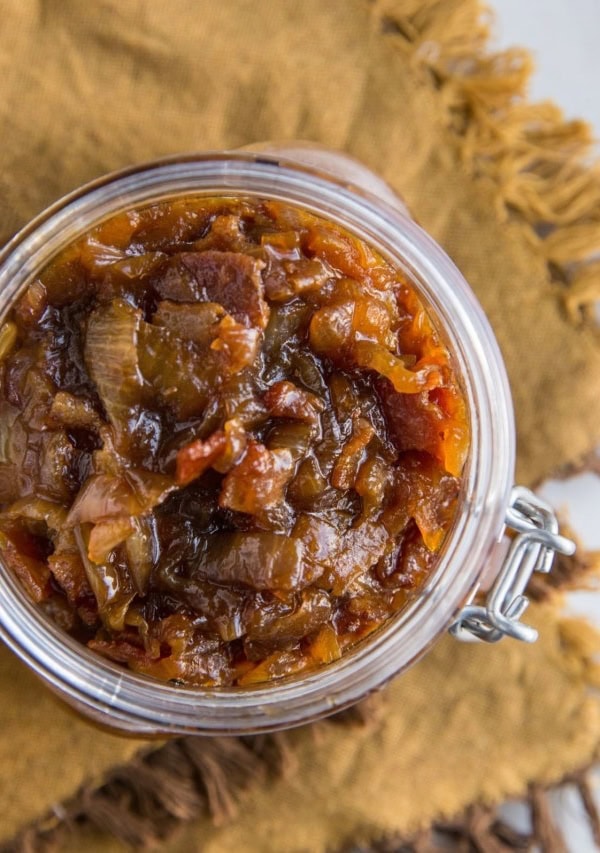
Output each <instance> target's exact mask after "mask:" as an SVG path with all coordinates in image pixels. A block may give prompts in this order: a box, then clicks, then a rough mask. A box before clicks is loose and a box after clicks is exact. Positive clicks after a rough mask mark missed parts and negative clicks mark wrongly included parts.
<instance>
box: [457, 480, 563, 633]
mask: <svg viewBox="0 0 600 853" xmlns="http://www.w3.org/2000/svg"><path fill="white" fill-rule="evenodd" d="M505 523H506V527H507V528H509V529H510V530H514V531H515V534H516V535H515V536H514V537H513V539H512V541H511V544H510V548H509V549H508V553H507V555H506V558H505V560H504V562H503V564H502V566H501V568H500V572H499V574H498V576H497V578H496V580H495V582H494V585H493V586H492V588H491V589H490V591H489V592H488V594H487V598H486V601H485V604H482V605H475V604H468V605H466V606H465V607H463V609H462V610H461V611H460V614H459V616H458V618H457V619H456V621H455V622H453V623H452V625H451V626H450V629H449V630H450V633H451V634H452V635H453V636H454V637H457V639H459V640H465V641H467V642H473V641H474V640H483V641H484V642H486V643H496V642H498V640H501V639H502V638H503V637H514V638H515V639H516V640H523V641H524V642H526V643H534V642H535V641H536V640H537V637H538V632H537V631H536V630H535V628H532V627H531V626H530V625H525V624H524V623H523V622H521V621H519V620H520V618H521V616H522V615H523V613H524V612H525V610H526V608H527V605H528V604H529V599H528V598H527V597H526V596H525V595H524V592H525V589H526V587H527V584H528V583H529V579H530V577H531V575H532V574H533V572H544V573H548V572H549V571H550V569H551V568H552V563H553V561H554V555H555V554H564V555H566V556H570V555H571V554H574V553H575V543H574V542H572V541H571V540H570V539H567V538H566V537H564V536H561V535H560V534H559V532H558V521H557V518H556V515H555V513H554V510H553V509H552V507H551V506H549V504H547V503H546V502H545V501H543V500H542V499H541V498H539V497H538V496H537V495H536V494H534V493H533V492H532V491H530V490H529V489H526V488H524V487H522V486H515V487H514V488H513V490H512V492H511V495H510V503H509V506H508V509H507V511H506V519H505Z"/></svg>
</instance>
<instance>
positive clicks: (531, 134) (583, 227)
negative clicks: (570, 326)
mask: <svg viewBox="0 0 600 853" xmlns="http://www.w3.org/2000/svg"><path fill="white" fill-rule="evenodd" d="M374 10H375V13H376V14H379V15H380V16H381V27H382V30H383V32H384V33H386V34H389V35H390V37H392V38H393V39H394V42H395V44H396V45H397V46H398V47H399V48H400V49H402V50H404V51H406V52H407V53H408V54H409V56H410V58H411V61H412V62H413V63H414V64H416V66H418V67H419V68H420V69H421V70H422V71H423V72H424V73H427V74H429V75H430V76H431V80H432V83H433V85H434V86H435V87H436V88H437V89H438V90H439V91H440V93H441V95H442V97H443V99H444V103H445V105H446V108H447V117H448V119H447V120H448V126H449V128H450V129H451V130H452V131H453V132H454V133H455V134H456V136H457V137H458V138H459V139H460V149H461V152H462V159H463V163H464V165H465V167H466V168H467V170H468V171H469V173H470V174H472V175H473V176H475V177H479V178H484V179H487V180H488V181H490V182H491V184H492V186H493V187H494V188H495V198H496V205H497V210H498V213H499V215H500V216H501V218H502V219H504V220H507V219H508V218H511V219H513V220H515V219H516V220H518V221H521V222H522V223H523V224H524V225H526V226H528V227H527V228H526V230H525V233H526V234H527V235H528V238H529V239H530V240H531V241H532V242H533V243H534V244H535V245H536V247H537V249H538V250H539V251H540V253H541V254H542V256H543V257H544V258H545V259H546V261H547V263H548V266H549V269H550V272H551V276H552V279H553V281H554V282H556V283H557V284H558V285H559V286H558V287H557V294H558V298H559V299H560V301H561V302H562V304H563V306H564V310H565V312H566V314H567V316H568V318H569V320H570V321H571V322H572V323H574V324H575V325H585V326H589V327H591V328H594V329H595V330H600V325H599V322H598V321H599V318H600V313H599V311H598V306H599V304H600V163H598V162H593V157H592V155H593V154H594V144H595V140H594V138H593V136H592V131H591V128H590V126H589V125H588V124H587V123H586V122H584V121H581V120H578V119H576V120H570V121H569V120H566V119H565V118H564V116H563V113H562V110H561V109H560V108H559V107H557V106H556V105H555V104H553V103H550V102H541V103H528V102H527V101H526V99H525V95H526V91H527V87H528V83H529V78H530V76H531V73H532V70H533V61H532V58H531V55H530V54H529V52H528V51H526V50H524V49H520V48H511V49H509V50H504V51H500V52H497V53H490V52H489V47H488V41H489V33H490V19H491V15H490V14H489V12H488V11H487V10H485V9H484V8H483V7H479V14H478V17H477V18H476V24H475V25H474V22H473V6H472V4H470V3H465V2H464V0H419V2H417V0H409V2H407V0H380V2H376V3H375V4H374Z"/></svg>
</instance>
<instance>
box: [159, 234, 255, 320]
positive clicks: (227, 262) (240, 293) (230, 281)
mask: <svg viewBox="0 0 600 853" xmlns="http://www.w3.org/2000/svg"><path fill="white" fill-rule="evenodd" d="M263 267H264V262H263V261H261V260H259V259H257V258H253V257H251V256H249V255H239V254H236V253H235V252H218V251H216V250H210V249H209V250H208V251H206V252H182V253H181V254H179V255H175V257H174V258H170V259H169V260H168V261H165V262H164V264H162V265H161V266H160V267H159V269H158V271H157V272H156V275H155V277H154V278H153V281H152V283H153V285H154V287H155V288H156V290H157V291H158V293H159V294H160V295H161V297H162V298H163V299H173V300H174V301H175V302H192V303H197V302H217V303H218V304H219V305H222V306H223V307H224V308H225V310H226V311H227V313H228V314H231V316H232V317H235V319H236V320H239V322H240V323H244V324H245V325H247V326H257V327H258V328H260V329H264V328H266V325H267V322H268V319H269V306H268V305H267V303H266V302H265V299H264V289H263V283H262V279H261V270H262V269H263Z"/></svg>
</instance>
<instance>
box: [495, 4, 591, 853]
mask: <svg viewBox="0 0 600 853" xmlns="http://www.w3.org/2000/svg"><path fill="white" fill-rule="evenodd" d="M491 4H492V6H493V8H494V11H495V25H494V42H493V43H494V46H496V47H508V46H512V45H522V46H524V47H527V48H528V49H530V50H531V51H532V53H533V55H534V58H535V61H536V71H535V73H534V76H533V77H532V80H531V86H530V92H529V97H530V99H531V100H543V99H552V100H553V101H555V102H556V103H558V104H559V105H560V106H561V107H562V108H563V110H564V111H565V114H566V116H567V117H568V118H584V119H587V120H588V121H589V122H590V123H591V124H592V126H593V128H594V130H595V135H596V136H597V137H600V0H491ZM598 153H599V156H600V150H599V152H598ZM542 494H543V496H544V497H545V498H546V499H547V500H549V501H550V503H552V504H553V505H554V506H555V507H556V508H557V509H559V510H564V509H565V508H567V509H568V513H569V518H570V521H571V523H572V524H573V527H574V528H575V530H576V531H577V533H578V534H579V535H580V536H581V538H582V540H583V542H584V544H585V545H586V546H587V547H588V548H594V549H600V478H599V477H597V476H594V475H591V474H585V475H580V476H579V477H576V478H575V479H574V480H572V481H571V482H569V483H548V484H546V486H545V487H544V489H543V490H542ZM569 608H570V610H571V611H573V612H577V613H581V614H584V615H586V616H588V617H589V618H591V619H592V620H593V621H594V622H595V623H596V624H598V625H600V591H598V592H597V593H576V594H574V595H573V596H571V599H570V602H569ZM595 781H596V783H597V801H598V802H599V803H600V773H598V774H597V776H596V780H595ZM553 806H554V808H555V813H556V815H557V819H558V821H559V823H560V826H561V827H562V829H563V833H564V835H565V837H566V840H567V844H568V849H569V851H570V853H595V851H598V850H599V848H598V847H597V846H596V845H595V844H594V841H593V839H592V838H591V835H590V833H589V831H588V830H587V826H586V825H585V822H584V821H582V819H581V816H582V814H583V807H582V804H581V802H580V801H579V798H578V797H577V796H576V795H575V794H574V792H573V791H565V792H563V793H560V794H559V795H557V797H556V798H555V800H554V802H553ZM507 817H509V818H510V819H511V820H512V821H513V822H514V823H515V826H517V827H519V826H521V828H523V829H527V825H526V822H525V823H524V820H525V818H524V813H523V810H522V809H519V808H518V807H516V806H515V807H509V808H508V809H507Z"/></svg>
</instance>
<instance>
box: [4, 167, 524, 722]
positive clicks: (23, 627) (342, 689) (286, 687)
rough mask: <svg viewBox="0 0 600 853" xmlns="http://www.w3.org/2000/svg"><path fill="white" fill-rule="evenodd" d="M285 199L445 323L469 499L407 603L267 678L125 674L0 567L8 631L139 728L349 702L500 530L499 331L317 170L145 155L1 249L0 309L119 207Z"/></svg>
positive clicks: (20, 650) (394, 663)
mask: <svg viewBox="0 0 600 853" xmlns="http://www.w3.org/2000/svg"><path fill="white" fill-rule="evenodd" d="M197 195H206V196H208V195H212V196H215V195H223V196H246V197H249V196H251V197H262V198H265V197H266V198H270V199H276V200H281V201H284V202H287V203H289V204H295V205H299V206H302V207H303V208H304V209H306V210H308V211H310V212H312V213H315V214H316V215H319V216H322V217H324V218H326V219H329V220H332V221H334V222H337V223H338V224H341V225H343V226H344V227H345V228H347V229H348V230H349V231H351V232H352V233H353V234H355V235H356V236H357V237H359V238H360V239H363V240H365V241H366V242H367V243H369V244H370V245H373V246H374V247H375V248H376V249H377V250H378V251H379V252H381V253H382V254H383V255H384V256H385V257H387V258H388V259H389V260H391V261H392V262H393V263H394V264H395V265H396V266H398V267H400V268H401V269H403V270H404V271H405V272H406V273H407V275H408V276H409V278H410V279H411V281H412V282H414V284H415V287H416V289H417V291H418V292H419V295H420V296H421V297H422V298H423V299H424V301H425V302H426V304H427V306H428V308H429V311H430V313H431V314H432V318H433V319H434V321H436V324H437V325H438V326H441V327H442V328H443V330H444V334H445V337H446V339H447V344H448V347H449V349H450V351H451V353H452V356H453V358H454V360H455V362H456V366H457V371H458V374H459V376H460V379H461V381H462V383H463V386H464V390H465V393H466V395H467V400H468V407H469V411H470V417H471V446H470V450H469V458H468V462H467V465H466V471H465V474H464V487H463V500H462V503H461V507H460V508H459V512H458V513H457V520H456V522H455V524H454V527H453V529H452V530H451V531H450V532H449V534H448V536H447V541H446V542H445V544H444V548H443V551H442V554H441V556H440V559H439V562H438V565H437V566H436V568H435V569H434V571H433V573H432V575H431V576H430V578H429V579H428V581H427V582H426V583H425V585H424V587H423V588H422V589H421V590H419V594H418V595H417V596H416V597H415V599H414V600H413V601H412V602H409V603H408V604H407V605H406V607H405V608H404V609H403V610H402V611H400V613H399V614H398V615H397V616H395V617H393V618H392V619H390V620H389V621H388V622H386V623H385V624H384V625H383V626H381V627H380V628H379V629H378V630H377V631H375V632H373V634H371V635H369V637H368V638H366V639H365V640H363V641H362V642H361V643H358V644H357V645H356V647H354V648H353V649H351V650H348V651H347V652H346V653H345V654H344V655H343V656H342V658H341V659H340V660H339V661H336V662H334V663H330V664H327V665H325V666H324V667H322V668H320V669H316V670H313V671H310V672H308V673H300V674H299V675H296V676H291V677H289V678H286V679H282V680H280V681H277V682H275V683H272V684H267V685H260V684H259V685H253V686H251V687H244V688H198V687H180V686H175V685H172V684H168V683H166V684H165V683H163V682H160V681H157V680H154V679H150V678H147V677H145V676H140V675H136V674H135V673H132V672H130V671H128V670H124V669H122V668H120V667H118V665H116V664H113V663H112V662H109V661H106V660H104V659H102V658H101V657H100V656H98V655H97V654H96V653H93V652H91V651H90V650H88V649H87V648H85V646H82V645H81V644H80V643H78V642H77V641H75V640H73V639H72V638H71V637H69V636H68V635H66V634H65V633H64V632H63V631H61V630H60V629H59V628H58V627H57V626H55V625H54V624H52V623H51V622H50V621H49V620H48V619H47V618H46V617H45V616H43V614H41V613H40V611H39V609H38V608H36V606H35V605H34V604H33V603H32V602H30V601H29V600H28V599H27V597H26V596H25V594H24V592H23V591H22V590H21V588H20V587H19V585H18V584H17V582H16V580H15V579H14V578H13V577H12V576H11V575H10V573H9V572H7V571H6V569H5V567H3V566H0V636H2V638H3V639H4V640H5V642H6V643H7V644H8V645H9V646H10V647H11V648H12V649H13V651H15V652H16V653H17V654H18V655H19V656H20V657H21V658H22V659H23V660H25V661H26V662H27V663H28V664H29V665H30V666H31V667H32V669H33V670H34V671H36V672H37V673H38V674H39V675H40V676H41V677H42V678H43V679H44V680H45V681H46V682H47V683H48V684H49V685H50V686H51V687H53V688H54V689H55V690H56V691H57V692H59V693H60V694H62V695H63V696H64V697H65V698H67V699H69V700H70V701H71V702H72V703H73V704H75V705H76V706H77V707H79V708H80V709H82V710H84V711H85V712H87V714H88V715H90V716H92V717H94V718H96V719H97V720H100V721H102V722H106V721H107V714H108V716H109V721H110V724H111V725H114V726H115V727H117V728H121V729H124V730H128V731H132V732H136V733H140V734H142V733H148V734H150V733H152V734H155V733H157V732H164V733H191V732H193V733H198V734H200V733H203V734H208V733H219V734H222V733H237V734H242V733H250V732H257V731H268V730H273V729H276V728H284V727H290V726H293V725H298V724H300V723H302V722H305V721H306V720H307V719H311V720H312V719H316V718H318V717H322V716H325V715H327V714H330V713H332V712H334V711H336V710H340V709H342V708H344V707H347V706H348V705H351V704H353V703H354V702H356V701H357V700H358V699H360V698H362V697H363V696H365V695H367V694H368V693H369V692H371V691H373V690H375V689H377V688H379V687H380V686H382V685H383V684H384V683H385V682H386V681H388V680H389V679H390V678H391V677H393V676H394V675H396V674H398V673H399V672H400V671H402V670H404V669H405V668H407V667H408V666H409V665H410V664H412V663H413V662H414V661H415V660H417V659H418V658H419V657H421V656H422V655H423V654H424V653H425V651H426V650H427V649H428V648H429V647H430V645H431V644H432V643H433V642H434V641H435V640H436V639H437V637H438V636H439V635H440V634H441V633H442V632H443V631H444V630H445V629H446V628H447V627H448V625H449V624H450V623H451V622H452V620H453V618H454V616H455V615H456V613H457V611H458V610H459V608H460V607H461V606H462V605H463V604H464V603H465V601H466V600H467V599H468V597H469V596H470V595H471V594H472V592H473V589H474V588H475V586H476V584H477V582H478V579H479V577H480V575H481V573H482V571H483V568H484V566H485V564H486V562H487V560H488V559H489V557H490V554H491V552H492V550H493V548H494V546H495V545H496V543H497V541H498V540H499V538H500V536H501V534H502V531H503V522H504V515H505V511H506V507H507V505H508V499H509V492H510V488H511V486H512V483H513V474H514V454H515V447H514V443H515V440H514V423H513V410H512V401H511V396H510V390H509V385H508V379H507V375H506V370H505V367H504V363H503V360H502V356H501V354H500V350H499V348H498V344H497V342H496V340H495V337H494V335H493V332H492V330H491V327H490V325H489V323H488V321H487V319H486V317H485V315H484V313H483V310H482V308H481V306H480V305H479V303H478V302H477V300H476V298H475V296H474V294H473V293H472V291H471V290H470V288H469V286H468V285H467V283H466V281H465V280H464V278H463V277H462V275H461V273H460V272H459V271H458V269H457V268H456V266H455V265H454V264H453V263H452V261H451V260H450V259H449V258H448V256H447V255H446V254H445V253H444V252H443V250H442V249H441V248H440V247H439V246H438V245H437V244H436V243H435V242H434V241H433V240H432V239H431V238H430V237H429V236H428V235H427V234H426V232H424V231H423V230H422V229H421V228H420V227H419V226H418V225H416V223H414V222H413V221H412V220H410V219H409V218H408V217H406V216H404V215H403V214H402V213H400V212H399V211H398V210H396V209H394V208H392V207H391V206H389V205H388V204H387V203H385V202H383V201H381V199H378V198H375V197H374V196H372V195H370V194H369V193H368V192H365V191H363V190H361V189H358V188H357V187H355V186H353V185H349V184H347V183H345V182H344V181H340V180H338V179H336V178H334V177H332V176H331V175H330V174H328V173H327V174H325V173H323V172H320V171H319V170H317V169H315V168H314V167H308V166H303V165H300V164H298V163H292V162H290V161H286V160H285V159H284V158H281V157H280V156H276V157H275V156H271V155H269V154H266V153H262V152H261V153H253V152H207V153H206V154H190V155H182V156H178V157H174V158H168V159H166V160H160V161H155V162H152V163H145V164H142V165H140V166H134V167H130V168H128V169H125V170H122V171H120V172H116V173H112V174H110V175H107V176H104V177H102V178H99V179H97V180H96V181H93V182H91V183H89V184H86V185H84V186H83V187H81V188H80V189H78V190H76V191H75V192H74V193H71V194H70V195H68V196H65V197H64V198H63V199H61V200H59V201H58V202H56V203H55V204H54V205H52V206H51V207H50V208H48V209H46V210H45V211H43V212H42V213H41V214H40V215H39V216H38V217H36V218H35V219H34V220H32V222H31V223H29V225H27V226H26V227H25V228H24V229H23V230H22V231H21V232H19V234H17V235H16V236H15V237H14V238H13V239H12V240H11V241H10V242H9V243H8V244H7V246H6V247H5V248H4V250H3V251H2V252H1V253H0V316H3V315H4V313H6V311H7V310H9V308H10V307H11V306H12V304H13V302H14V299H15V298H16V297H17V296H18V294H19V293H20V292H21V291H22V289H23V288H24V287H26V286H27V284H28V282H30V281H31V278H32V277H33V276H34V275H35V274H36V272H37V271H39V270H40V269H41V268H42V266H44V265H45V264H46V263H48V262H49V260H50V259H51V258H52V257H53V256H54V255H56V254H57V253H58V252H59V251H61V249H63V248H65V246H66V245H68V244H70V243H72V242H73V241H74V240H75V239H77V237H79V236H81V235H82V234H84V233H85V232H86V231H89V230H90V228H92V227H94V225H96V224H99V223H100V222H102V221H103V220H105V219H107V218H108V217H110V216H113V215H115V214H116V213H118V212H119V211H120V210H124V209H131V208H133V207H142V206H147V205H149V204H153V203H155V202H157V201H160V200H165V199H168V198H174V197H182V196H188V197H190V196H197Z"/></svg>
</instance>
